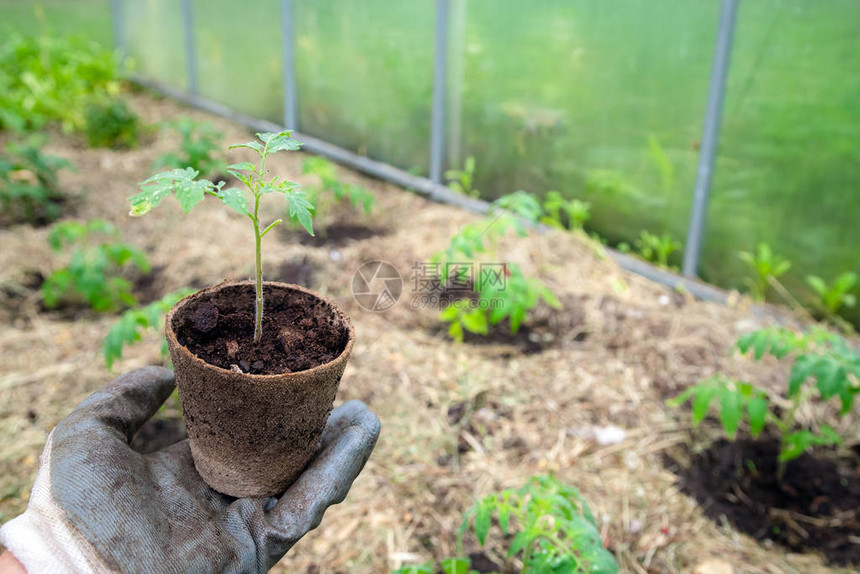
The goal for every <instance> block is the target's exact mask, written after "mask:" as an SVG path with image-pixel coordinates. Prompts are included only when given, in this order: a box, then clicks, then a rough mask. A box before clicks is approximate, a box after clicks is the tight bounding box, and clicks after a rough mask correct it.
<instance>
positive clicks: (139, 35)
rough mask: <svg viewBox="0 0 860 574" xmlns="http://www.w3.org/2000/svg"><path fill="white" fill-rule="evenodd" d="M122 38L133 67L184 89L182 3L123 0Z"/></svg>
mask: <svg viewBox="0 0 860 574" xmlns="http://www.w3.org/2000/svg"><path fill="white" fill-rule="evenodd" d="M121 15H122V22H121V25H122V27H123V34H122V37H123V42H124V48H125V52H126V54H127V55H128V56H129V57H130V58H131V59H132V62H133V66H134V71H135V72H136V73H138V74H140V75H141V76H143V77H146V78H150V79H152V80H156V81H159V82H162V83H164V84H167V85H170V86H173V87H175V88H179V89H181V90H187V89H188V87H189V83H188V70H187V68H186V65H187V60H186V57H185V33H184V26H183V14H182V3H181V2H179V1H177V0H134V1H132V0H126V1H124V2H122V10H121Z"/></svg>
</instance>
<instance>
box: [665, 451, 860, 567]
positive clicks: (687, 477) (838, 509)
mask: <svg viewBox="0 0 860 574" xmlns="http://www.w3.org/2000/svg"><path fill="white" fill-rule="evenodd" d="M778 452H779V441H778V440H777V439H772V438H771V439H764V440H751V439H745V440H738V441H735V442H729V441H726V440H719V441H717V442H716V443H714V445H713V446H711V447H710V448H708V449H706V450H703V451H701V452H699V453H696V454H693V455H692V456H690V455H689V453H685V456H684V457H683V458H684V459H686V460H687V461H688V464H689V466H686V468H683V467H681V466H679V465H678V464H677V463H676V462H674V461H672V459H670V458H669V459H668V465H667V466H668V467H669V468H670V469H672V470H673V472H675V473H677V474H678V475H679V477H680V478H681V484H682V487H683V490H684V492H687V493H688V494H690V495H691V496H693V497H694V498H695V499H696V500H698V501H699V503H700V504H701V506H702V508H703V509H704V511H705V514H706V515H707V516H708V517H710V518H711V519H712V520H714V521H716V522H718V523H719V522H720V521H721V520H728V522H729V523H730V524H731V525H732V526H734V527H735V528H737V529H738V530H740V531H741V532H745V533H747V534H749V535H750V536H752V537H754V538H756V539H758V540H762V541H765V540H772V541H774V542H777V543H779V544H782V545H784V546H785V547H787V548H789V549H791V550H792V551H795V552H803V551H813V552H818V553H821V554H822V555H823V556H824V557H825V558H826V559H827V560H828V561H830V562H832V563H834V564H843V565H851V564H854V565H857V566H860V514H858V513H860V480H858V479H860V467H858V461H857V457H856V456H855V455H854V453H853V452H850V451H849V454H848V455H847V456H848V458H841V459H835V460H830V459H826V458H823V456H824V455H825V454H827V453H826V452H821V453H819V454H818V455H817V456H813V454H810V453H806V454H804V455H802V456H801V457H800V458H798V459H796V460H794V461H791V462H790V463H788V465H787V468H786V472H785V476H784V477H783V480H782V481H779V480H778V479H777V478H776V468H777V464H776V459H777V454H778Z"/></svg>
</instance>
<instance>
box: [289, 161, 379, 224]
mask: <svg viewBox="0 0 860 574" xmlns="http://www.w3.org/2000/svg"><path fill="white" fill-rule="evenodd" d="M302 173H303V174H305V175H307V174H314V175H316V176H317V177H318V178H319V180H320V183H319V185H316V186H311V187H308V188H306V191H307V194H308V200H309V201H310V202H311V203H312V204H313V205H314V217H315V219H316V220H317V221H318V222H319V221H320V219H321V218H324V217H325V214H326V212H327V211H328V210H329V209H331V208H332V207H333V206H334V204H336V203H340V202H347V201H348V202H349V203H350V204H351V205H352V207H353V208H354V209H360V210H361V211H363V212H364V215H370V214H371V213H372V212H373V207H374V206H375V205H376V197H374V195H373V194H372V193H370V191H368V190H366V189H365V188H363V187H361V186H358V185H352V184H350V183H344V182H342V181H340V179H339V178H338V175H337V166H336V165H335V164H334V163H332V162H330V161H329V160H327V159H325V158H324V157H320V156H313V157H309V158H307V159H306V160H305V161H304V162H303V163H302ZM324 231H325V230H324V229H323V230H322V231H320V233H323V232H324Z"/></svg>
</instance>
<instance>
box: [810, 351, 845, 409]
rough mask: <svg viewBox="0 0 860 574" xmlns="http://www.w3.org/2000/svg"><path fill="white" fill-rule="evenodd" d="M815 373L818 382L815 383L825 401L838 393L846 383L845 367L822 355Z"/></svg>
mask: <svg viewBox="0 0 860 574" xmlns="http://www.w3.org/2000/svg"><path fill="white" fill-rule="evenodd" d="M815 375H816V379H817V383H818V384H817V385H816V386H817V387H818V392H819V393H821V398H822V399H824V400H825V401H826V400H828V399H830V398H832V397H834V396H836V395H838V394H839V392H840V391H841V390H842V389H843V388H844V387H845V385H847V384H848V379H847V378H846V376H845V369H844V368H843V367H842V366H841V365H840V364H839V363H837V362H836V361H833V360H827V359H826V358H824V357H822V360H821V361H819V367H818V370H817V372H816V373H815Z"/></svg>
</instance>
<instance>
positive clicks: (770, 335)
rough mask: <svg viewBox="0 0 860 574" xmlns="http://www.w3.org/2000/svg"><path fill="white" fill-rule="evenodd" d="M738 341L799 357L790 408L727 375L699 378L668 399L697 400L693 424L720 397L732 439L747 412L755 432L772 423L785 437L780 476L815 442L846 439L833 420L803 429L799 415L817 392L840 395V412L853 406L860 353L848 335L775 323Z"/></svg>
mask: <svg viewBox="0 0 860 574" xmlns="http://www.w3.org/2000/svg"><path fill="white" fill-rule="evenodd" d="M736 346H737V348H738V349H739V350H740V352H741V353H744V354H745V353H748V352H752V356H753V358H754V359H755V360H757V361H758V360H761V358H762V357H764V355H765V354H766V353H769V354H771V355H773V356H774V357H776V358H777V359H782V358H784V357H786V356H792V357H793V358H794V363H793V365H792V367H791V374H790V375H789V378H788V390H787V395H788V400H789V402H790V404H789V406H788V407H787V408H782V407H781V405H780V406H778V405H777V404H776V402H775V401H774V400H773V398H772V397H771V396H770V395H769V394H768V393H767V392H766V391H764V390H762V389H759V388H757V387H755V386H754V385H752V384H750V383H747V382H742V381H737V380H733V379H729V378H726V377H723V376H721V375H718V376H715V377H711V378H709V379H706V380H704V381H701V382H699V383H697V384H696V385H694V386H692V387H690V388H689V389H687V390H685V391H684V392H683V393H681V394H680V395H678V396H677V397H675V398H674V399H671V400H670V401H668V404H669V405H670V406H675V407H677V406H680V405H682V404H684V403H685V402H687V401H689V400H692V408H693V424H699V423H700V422H702V420H703V419H704V418H705V416H706V415H707V414H708V411H709V409H710V407H711V404H712V403H713V402H714V401H716V402H717V403H719V405H720V408H719V410H720V415H719V417H720V423H721V424H722V427H723V430H724V432H725V434H726V436H728V437H729V438H730V439H734V437H735V435H736V433H737V431H738V428H739V426H740V423H741V421H742V420H743V419H744V418H745V417H746V419H747V421H748V422H749V428H750V433H751V434H752V436H753V437H757V436H758V435H759V434H761V432H762V431H763V430H764V428H765V427H766V426H767V425H771V426H772V427H773V428H774V430H775V432H776V433H777V434H778V435H779V439H780V452H779V461H778V467H777V477H778V478H779V479H780V480H781V479H782V477H783V475H784V474H785V469H786V464H787V463H788V462H789V461H791V460H794V459H796V458H797V457H799V456H800V455H801V454H803V453H804V452H805V451H806V450H807V449H809V448H810V447H813V446H818V445H829V444H839V443H840V442H841V441H842V439H841V438H840V436H839V434H838V433H837V432H836V430H834V429H833V428H831V427H829V426H827V425H819V431H818V432H813V431H811V430H808V429H798V428H797V421H796V417H797V413H798V409H800V407H801V406H802V405H804V404H806V403H808V402H809V401H810V400H812V399H813V398H814V397H815V396H816V395H817V396H818V397H819V398H820V399H821V400H822V401H825V402H826V401H830V400H831V399H838V401H839V405H840V408H839V416H840V417H841V416H844V415H846V414H847V413H849V412H850V411H851V409H852V407H853V405H854V396H855V395H856V394H857V393H858V392H860V356H858V354H857V352H856V351H855V350H854V349H853V348H852V347H851V345H850V344H849V343H848V342H847V341H846V340H845V339H843V338H842V337H840V336H838V335H836V334H833V333H830V332H828V331H826V330H824V329H820V328H819V329H813V330H812V331H809V332H808V333H795V332H793V331H790V330H788V329H785V328H771V329H763V330H760V331H755V332H753V333H749V334H747V335H744V336H742V337H740V338H739V339H738V341H737V343H736ZM812 381H814V382H815V384H814V385H813V384H810V383H811V382H812Z"/></svg>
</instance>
